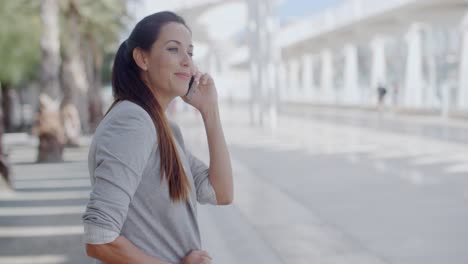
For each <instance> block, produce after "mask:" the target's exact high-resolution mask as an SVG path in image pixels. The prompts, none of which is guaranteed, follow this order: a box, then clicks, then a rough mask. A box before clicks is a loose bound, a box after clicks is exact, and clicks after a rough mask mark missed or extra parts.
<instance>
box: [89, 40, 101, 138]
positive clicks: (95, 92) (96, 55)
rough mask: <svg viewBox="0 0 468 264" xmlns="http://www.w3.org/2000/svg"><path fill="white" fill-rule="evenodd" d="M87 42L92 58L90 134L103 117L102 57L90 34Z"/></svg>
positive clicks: (90, 64) (90, 72)
mask: <svg viewBox="0 0 468 264" xmlns="http://www.w3.org/2000/svg"><path fill="white" fill-rule="evenodd" d="M86 37H87V40H88V41H87V42H88V46H89V48H88V52H89V53H90V55H91V56H90V57H91V58H92V59H91V60H92V61H91V63H89V64H88V65H89V66H90V68H91V69H90V71H89V74H90V76H89V83H90V89H89V92H88V100H89V128H90V132H91V133H94V131H96V128H97V126H98V125H99V122H100V121H101V119H102V117H103V114H104V113H103V109H102V94H101V89H102V83H101V79H102V76H101V68H102V61H103V55H102V51H101V50H100V49H99V47H98V44H97V41H96V38H95V37H94V36H93V35H92V34H91V33H88V34H87V36H86Z"/></svg>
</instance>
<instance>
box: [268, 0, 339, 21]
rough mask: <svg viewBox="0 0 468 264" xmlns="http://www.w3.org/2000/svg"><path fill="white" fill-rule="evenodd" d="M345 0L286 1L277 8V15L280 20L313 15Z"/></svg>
mask: <svg viewBox="0 0 468 264" xmlns="http://www.w3.org/2000/svg"><path fill="white" fill-rule="evenodd" d="M344 1H345V0H286V1H283V3H282V4H280V5H279V6H278V9H277V14H278V16H279V17H280V19H281V20H285V19H288V18H294V17H303V16H308V15H313V14H315V13H317V12H320V11H323V10H324V9H327V8H329V7H334V6H337V5H339V4H340V3H342V2H344Z"/></svg>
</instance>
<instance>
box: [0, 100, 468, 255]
mask: <svg viewBox="0 0 468 264" xmlns="http://www.w3.org/2000/svg"><path fill="white" fill-rule="evenodd" d="M231 110H232V111H228V109H223V110H222V119H223V124H224V129H225V131H226V137H227V140H228V143H229V144H230V146H231V147H232V148H233V149H236V148H237V149H239V148H240V147H247V149H252V150H253V148H259V147H262V148H263V147H265V148H266V149H268V151H269V153H275V152H281V153H286V154H281V155H282V156H281V157H282V158H281V159H283V161H281V162H285V161H284V159H285V158H284V157H285V156H284V155H289V154H287V153H293V152H292V151H296V150H297V149H301V150H307V151H308V152H309V153H317V154H319V155H330V154H346V157H347V158H348V159H349V162H351V163H354V164H355V163H356V161H357V160H359V159H360V156H359V155H358V154H356V153H364V152H365V153H366V155H370V157H373V158H374V159H376V160H377V161H378V162H377V163H376V164H377V165H376V169H377V171H378V170H385V167H388V165H386V163H385V162H384V161H383V160H385V159H389V158H392V157H414V160H416V162H420V163H424V162H425V163H429V164H432V163H434V162H438V161H440V159H443V158H445V161H447V160H449V161H450V162H448V163H444V164H446V165H444V168H443V169H444V170H449V171H451V173H462V174H463V173H468V157H467V156H466V145H464V144H460V143H456V140H455V141H451V140H448V141H446V140H444V139H441V138H436V137H428V138H426V137H424V136H421V135H420V134H418V133H403V132H401V131H393V130H390V129H383V130H382V129H381V128H382V126H380V127H370V128H369V127H367V128H366V127H365V128H366V129H359V126H361V125H362V123H368V122H367V121H363V122H362V123H358V124H351V123H346V122H343V120H340V121H336V120H333V118H329V119H327V118H323V117H320V116H319V118H315V119H314V118H311V116H308V117H307V118H303V117H302V118H301V117H290V116H287V117H282V118H281V120H280V124H281V126H280V128H279V129H278V130H277V131H276V132H274V133H271V132H270V131H266V130H264V129H262V128H251V127H249V126H248V125H247V124H248V123H249V122H248V121H249V120H248V118H247V111H245V109H239V108H236V109H231ZM359 118H360V119H361V120H366V119H363V118H364V117H363V116H360V117H359ZM175 119H176V120H177V122H178V123H179V124H180V125H181V127H182V131H183V134H184V137H185V140H186V143H187V145H188V146H189V147H190V148H191V149H192V152H193V153H195V154H196V155H197V156H199V157H201V158H202V159H204V160H205V161H207V160H208V150H207V144H206V137H205V134H204V128H203V123H202V120H201V118H200V116H199V115H197V114H194V113H190V112H189V113H184V114H180V115H178V116H176V117H175ZM400 121H401V120H400ZM400 121H399V120H396V121H395V122H400ZM337 122H339V123H340V126H338V129H337ZM384 122H385V121H384ZM435 123H436V124H437V122H435ZM399 124H401V123H399ZM431 124H433V123H431ZM444 126H445V125H444V124H441V125H440V127H444ZM340 127H341V128H342V129H339V128H340ZM345 128H346V129H345ZM375 129H381V130H379V133H376V132H375ZM462 129H464V128H462ZM310 133H313V134H310ZM318 139H319V140H318ZM5 142H6V144H5V145H6V149H7V150H9V152H10V159H11V162H12V163H13V168H14V174H13V181H14V187H15V191H13V192H7V191H5V190H2V191H1V192H0V245H1V246H0V263H90V261H91V260H90V259H88V258H87V257H86V256H85V254H84V248H83V244H82V242H81V239H82V238H81V236H82V227H81V219H80V215H81V213H82V212H83V210H84V205H85V203H86V200H87V197H88V195H89V191H90V186H89V179H88V173H87V163H86V158H87V143H89V138H84V139H83V142H84V143H85V144H84V147H82V148H78V149H67V150H66V152H65V160H66V162H64V163H61V164H35V163H34V160H35V156H36V151H35V146H34V145H35V144H37V142H36V141H35V140H34V139H31V138H29V137H27V136H24V135H8V136H7V137H6V138H5ZM401 142H406V143H407V145H402V144H401ZM425 145H429V146H430V147H429V148H427V147H426V148H425V149H426V150H425V151H421V150H420V149H421V148H420V146H425ZM444 151H445V153H451V155H440V154H439V153H444ZM231 153H232V160H233V169H234V174H235V186H236V188H235V203H234V204H233V205H230V206H225V207H213V206H200V210H199V219H200V226H201V231H202V239H203V243H204V247H205V249H206V250H207V251H209V252H210V253H211V255H212V256H213V258H214V263H227V264H230V263H247V264H248V263H272V264H275V263H287V264H302V263H304V264H305V263H307V264H309V263H335V264H341V263H343V264H345V263H346V264H354V263H356V264H367V263H369V264H371V263H372V264H374V263H379V264H380V263H393V262H392V261H391V260H389V258H388V256H386V255H385V254H382V253H380V252H378V248H372V247H371V248H369V247H368V246H366V245H364V244H363V243H362V240H359V239H357V237H356V236H353V235H350V233H349V232H348V231H346V230H345V229H343V228H341V227H339V226H338V225H337V224H335V223H332V222H331V221H329V219H324V218H323V217H322V215H320V214H317V211H316V210H314V208H313V207H311V206H310V205H308V204H307V203H305V202H304V201H303V200H301V199H298V198H297V197H295V195H291V193H290V192H289V191H288V190H287V189H285V186H282V185H281V184H278V182H275V181H272V180H271V179H269V178H268V177H266V175H265V174H263V173H262V172H261V170H260V169H261V168H268V167H272V166H271V165H272V164H271V162H272V161H273V159H270V158H269V157H268V156H266V155H265V156H259V155H258V154H255V155H256V156H252V155H250V154H254V153H257V152H254V151H251V152H250V153H249V155H242V154H241V153H243V152H241V151H238V150H235V151H232V152H231ZM454 153H455V154H457V153H458V154H457V155H454ZM249 156H252V157H254V158H255V160H259V161H258V162H257V161H255V162H249V160H248V159H246V158H247V157H249ZM411 159H412V160H413V158H411ZM291 162H292V161H291ZM311 162H312V160H311ZM336 165H338V166H339V165H340V164H336ZM300 166H306V164H302V165H300ZM324 166H325V165H324ZM314 168H315V169H320V168H317V167H314ZM296 169H297V170H298V172H299V171H304V169H306V167H304V169H301V168H296ZM283 173H284V172H280V171H278V172H277V173H276V174H277V175H275V177H276V178H278V179H279V182H280V183H281V179H282V178H284V177H291V175H284V174H283ZM393 174H395V175H402V176H401V177H402V180H403V181H407V182H410V183H411V184H420V185H421V184H422V186H424V184H426V182H429V181H430V180H432V179H426V178H425V177H424V175H423V176H421V175H419V174H418V175H419V176H418V175H416V174H413V173H410V174H408V175H406V174H401V173H400V172H393ZM282 181H283V182H284V180H282ZM291 183H294V181H292V182H291ZM304 183H305V182H297V184H299V185H300V184H304ZM295 188H296V189H298V188H297V187H295ZM299 189H300V188H299ZM328 195H330V194H328ZM467 198H468V192H467ZM331 205H332V204H330V206H331ZM340 210H341V211H343V210H342V209H340ZM395 263H398V262H395Z"/></svg>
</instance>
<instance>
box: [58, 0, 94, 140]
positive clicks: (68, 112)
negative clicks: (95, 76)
mask: <svg viewBox="0 0 468 264" xmlns="http://www.w3.org/2000/svg"><path fill="white" fill-rule="evenodd" d="M78 8H79V6H78V4H77V3H76V1H74V0H69V1H68V7H67V11H66V12H65V17H66V20H67V24H66V33H65V34H66V37H65V38H64V39H65V42H64V43H63V44H64V61H63V71H62V72H63V75H62V76H63V78H62V80H63V87H64V100H63V101H62V107H61V109H62V118H63V123H64V126H65V137H66V144H67V146H79V138H80V136H81V120H80V116H81V118H82V120H83V121H84V123H87V121H88V118H87V109H88V107H87V104H88V102H87V101H88V99H87V94H86V92H87V91H88V81H87V76H86V68H85V63H84V60H83V57H84V56H82V55H83V52H82V50H81V32H80V13H79V9H78ZM80 113H81V115H80ZM85 125H86V124H85Z"/></svg>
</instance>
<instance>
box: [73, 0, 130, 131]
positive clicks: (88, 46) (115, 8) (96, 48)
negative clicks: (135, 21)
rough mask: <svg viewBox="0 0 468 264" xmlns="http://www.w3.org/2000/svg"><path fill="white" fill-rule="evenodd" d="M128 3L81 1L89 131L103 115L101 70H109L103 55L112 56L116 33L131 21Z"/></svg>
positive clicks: (107, 0) (105, 56) (102, 0)
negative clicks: (87, 86) (87, 84)
mask: <svg viewBox="0 0 468 264" xmlns="http://www.w3.org/2000/svg"><path fill="white" fill-rule="evenodd" d="M127 2H128V0H101V1H94V0H83V1H81V4H80V15H81V21H82V32H83V35H84V47H85V57H86V58H87V63H86V65H87V68H88V70H87V72H88V79H89V89H88V99H89V122H90V124H89V129H90V131H89V132H94V130H95V129H96V127H97V125H98V123H99V121H100V120H101V118H102V116H103V106H102V105H103V103H102V99H101V89H102V81H103V71H104V72H109V70H108V69H107V68H108V67H110V65H108V64H104V62H105V61H106V60H105V58H108V57H109V55H110V56H111V57H112V56H113V54H114V53H115V51H116V50H117V47H118V41H119V36H120V35H119V34H120V33H121V31H122V29H123V28H124V25H125V24H126V22H128V21H130V16H129V14H128V11H127ZM103 67H104V68H103ZM104 77H107V76H104Z"/></svg>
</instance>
